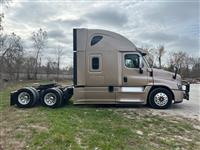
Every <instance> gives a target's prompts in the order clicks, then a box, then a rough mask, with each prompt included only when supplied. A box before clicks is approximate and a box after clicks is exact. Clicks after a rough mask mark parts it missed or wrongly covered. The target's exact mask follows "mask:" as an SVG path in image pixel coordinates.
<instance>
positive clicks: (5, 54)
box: [0, 33, 23, 79]
mask: <svg viewBox="0 0 200 150" xmlns="http://www.w3.org/2000/svg"><path fill="white" fill-rule="evenodd" d="M1 42H2V47H1V51H0V54H1V55H0V56H1V57H0V58H1V59H0V63H1V64H5V65H6V69H7V72H8V73H9V75H10V78H11V79H13V78H14V72H15V71H16V72H18V73H19V70H18V69H19V68H20V64H21V63H20V62H19V61H20V59H21V58H22V57H23V46H22V42H21V38H20V37H19V36H17V35H16V34H15V33H12V34H11V35H6V36H3V37H2V39H1ZM3 62H4V63H3ZM4 67H5V66H4ZM2 71H3V67H0V75H1V76H2Z"/></svg>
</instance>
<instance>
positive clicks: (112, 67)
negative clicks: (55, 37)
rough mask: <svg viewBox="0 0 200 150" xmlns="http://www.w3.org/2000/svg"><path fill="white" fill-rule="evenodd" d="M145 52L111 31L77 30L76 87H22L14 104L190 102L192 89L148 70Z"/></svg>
mask: <svg viewBox="0 0 200 150" xmlns="http://www.w3.org/2000/svg"><path fill="white" fill-rule="evenodd" d="M146 57H147V53H146V52H144V51H143V50H142V49H139V48H137V47H136V46H135V45H134V44H133V43H132V42H131V41H129V40H128V39H126V38H125V37H123V36H121V35H119V34H117V33H114V32H110V31H105V30H95V29H82V28H81V29H79V28H78V29H74V30H73V85H71V86H66V87H60V86H57V85H56V84H46V85H39V86H37V87H24V88H22V89H19V90H16V91H14V92H12V93H11V105H15V104H16V105H17V106H18V107H24V108H26V107H33V106H34V105H35V104H38V103H41V104H42V105H43V106H47V107H51V108H56V107H60V106H62V105H63V104H64V103H66V102H67V101H69V99H70V98H71V97H72V96H74V100H73V104H148V105H149V106H151V107H152V108H160V109H164V108H168V107H170V106H171V104H172V103H180V102H182V101H183V99H187V100H188V99H189V89H190V85H189V84H188V83H187V82H183V81H182V80H181V77H180V75H178V74H177V70H176V71H175V72H174V73H172V72H168V71H164V70H162V69H155V68H152V67H150V65H149V63H148V61H147V59H146Z"/></svg>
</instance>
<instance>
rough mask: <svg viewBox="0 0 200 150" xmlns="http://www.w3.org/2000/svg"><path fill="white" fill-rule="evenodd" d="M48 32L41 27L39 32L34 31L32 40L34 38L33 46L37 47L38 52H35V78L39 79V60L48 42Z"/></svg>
mask: <svg viewBox="0 0 200 150" xmlns="http://www.w3.org/2000/svg"><path fill="white" fill-rule="evenodd" d="M47 38H48V37H47V32H46V31H43V30H42V29H39V30H38V31H37V32H33V34H32V40H33V46H34V48H35V51H36V54H35V69H34V70H35V72H34V78H35V79H37V74H38V62H39V59H40V58H41V52H42V50H43V49H44V48H45V46H46V42H47Z"/></svg>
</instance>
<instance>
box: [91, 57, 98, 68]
mask: <svg viewBox="0 0 200 150" xmlns="http://www.w3.org/2000/svg"><path fill="white" fill-rule="evenodd" d="M98 69H99V57H93V58H92V70H98Z"/></svg>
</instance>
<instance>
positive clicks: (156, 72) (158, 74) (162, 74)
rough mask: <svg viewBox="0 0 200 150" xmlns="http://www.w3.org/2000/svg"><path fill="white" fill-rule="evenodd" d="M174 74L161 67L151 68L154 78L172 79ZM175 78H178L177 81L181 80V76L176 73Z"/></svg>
mask: <svg viewBox="0 0 200 150" xmlns="http://www.w3.org/2000/svg"><path fill="white" fill-rule="evenodd" d="M174 74H175V73H174V72H170V71H166V70H163V69H156V68H153V76H154V78H159V79H165V80H174V79H173V76H174ZM176 80H179V81H180V80H181V76H180V75H179V74H177V76H176Z"/></svg>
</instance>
